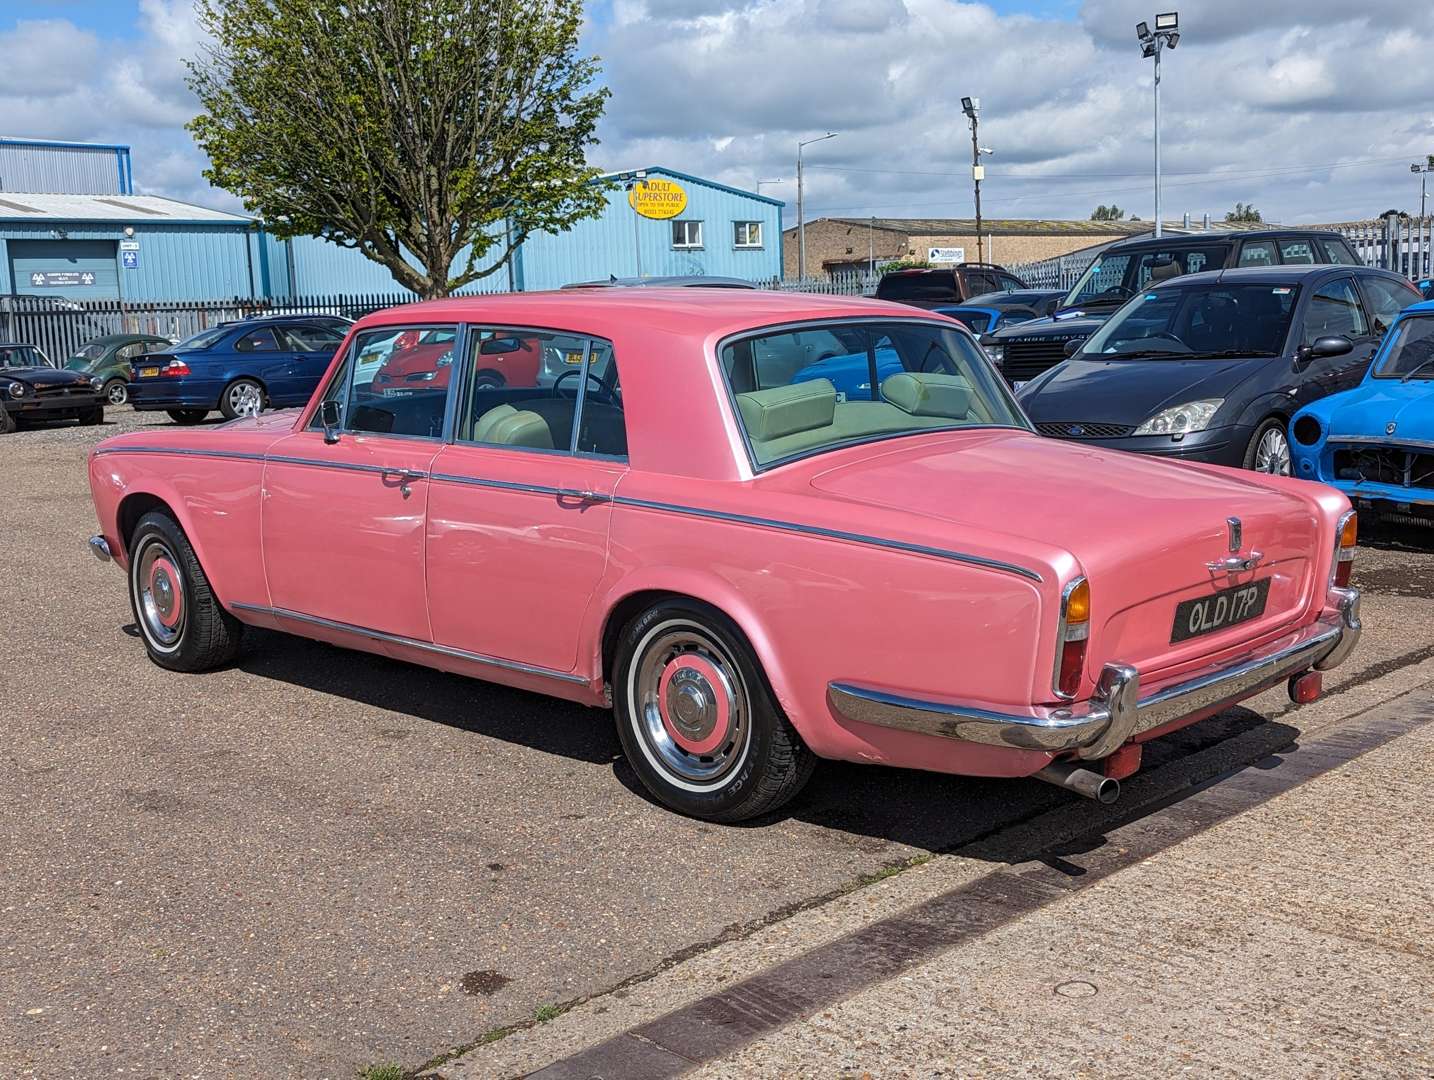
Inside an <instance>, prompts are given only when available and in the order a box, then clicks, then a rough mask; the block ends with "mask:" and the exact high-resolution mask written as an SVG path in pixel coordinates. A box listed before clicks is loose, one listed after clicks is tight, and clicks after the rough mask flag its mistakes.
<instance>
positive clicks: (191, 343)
mask: <svg viewBox="0 0 1434 1080" xmlns="http://www.w3.org/2000/svg"><path fill="white" fill-rule="evenodd" d="M229 330H230V328H229V327H227V326H216V327H213V328H212V329H209V330H201V331H199V333H197V334H191V335H190V336H189V337H187V338H185V339H184V340H183V341H181V342H180V343H179V344H178V345H176V346H175V349H176V350H178V349H207V348H209V346H211V345H213V344H214V343H215V342H216V341H218V340H219V339H220V338H222V337H223V336H224V335H225V334H227V333H229Z"/></svg>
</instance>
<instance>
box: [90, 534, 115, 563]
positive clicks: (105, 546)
mask: <svg viewBox="0 0 1434 1080" xmlns="http://www.w3.org/2000/svg"><path fill="white" fill-rule="evenodd" d="M90 554H91V555H93V556H94V557H95V558H97V559H99V561H100V562H109V561H110V560H111V559H113V558H114V554H113V553H112V552H111V551H110V542H109V541H108V540H106V539H105V538H104V537H103V536H100V535H99V534H96V535H94V536H92V537H90Z"/></svg>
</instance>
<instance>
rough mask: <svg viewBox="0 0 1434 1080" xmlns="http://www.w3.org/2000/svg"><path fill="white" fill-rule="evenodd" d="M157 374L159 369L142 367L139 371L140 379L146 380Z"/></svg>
mask: <svg viewBox="0 0 1434 1080" xmlns="http://www.w3.org/2000/svg"><path fill="white" fill-rule="evenodd" d="M158 374H159V368H157V367H142V368H140V369H139V375H140V378H142V379H148V378H151V377H152V376H155V375H158Z"/></svg>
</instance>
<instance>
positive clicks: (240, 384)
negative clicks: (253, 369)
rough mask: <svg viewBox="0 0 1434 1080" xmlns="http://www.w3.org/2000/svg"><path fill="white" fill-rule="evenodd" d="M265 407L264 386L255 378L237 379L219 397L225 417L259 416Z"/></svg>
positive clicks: (220, 408) (229, 418) (220, 409)
mask: <svg viewBox="0 0 1434 1080" xmlns="http://www.w3.org/2000/svg"><path fill="white" fill-rule="evenodd" d="M263 408H264V388H263V387H262V386H260V385H259V384H258V383H257V382H255V381H254V380H253V379H235V380H234V381H233V382H232V383H230V384H229V385H228V386H227V387H225V389H224V394H223V395H222V396H221V397H220V398H219V411H220V412H222V413H223V414H224V419H226V420H234V419H236V418H238V417H240V416H258V415H259V413H260V412H261V411H263Z"/></svg>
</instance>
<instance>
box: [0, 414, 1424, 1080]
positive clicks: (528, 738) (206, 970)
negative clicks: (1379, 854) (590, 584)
mask: <svg viewBox="0 0 1434 1080" xmlns="http://www.w3.org/2000/svg"><path fill="white" fill-rule="evenodd" d="M150 424H165V425H167V424H168V420H167V419H165V418H163V417H162V416H161V417H160V418H158V419H156V418H153V417H148V416H141V415H139V414H135V413H132V412H129V411H127V410H121V411H118V412H116V413H114V414H113V415H112V417H111V422H109V423H107V424H106V425H105V426H104V427H103V428H75V427H70V426H63V427H61V426H56V427H53V428H49V429H45V430H36V431H23V432H20V433H17V434H15V435H12V436H7V437H4V438H3V439H0V460H3V462H4V467H5V468H4V475H5V481H4V485H5V487H4V498H3V499H0V536H3V537H4V540H5V544H4V550H5V556H4V559H3V561H0V566H3V567H4V569H5V570H6V571H7V578H8V585H9V587H8V588H7V589H6V590H5V591H4V594H3V599H0V615H3V617H4V623H5V626H6V630H7V632H6V633H5V634H4V635H3V636H0V665H3V666H0V672H3V683H0V693H3V695H4V703H5V710H4V712H5V716H6V726H7V729H8V730H7V732H6V735H5V739H4V753H3V755H0V781H3V783H4V788H5V791H6V793H7V796H8V797H7V798H6V799H5V800H4V801H3V803H0V864H3V866H4V868H5V872H4V874H3V876H0V917H3V921H0V926H2V927H3V933H0V936H3V954H2V955H0V1075H3V1076H7V1077H8V1076H17V1077H31V1076H33V1077H47V1078H48V1077H56V1076H86V1077H90V1076H100V1075H103V1076H145V1077H148V1076H166V1077H168V1076H181V1075H182V1076H195V1077H219V1076H225V1077H228V1076H264V1077H288V1076H293V1077H305V1078H314V1077H352V1076H354V1075H355V1074H356V1073H358V1072H359V1071H360V1070H363V1069H364V1068H366V1067H368V1066H370V1065H373V1064H376V1063H379V1062H397V1063H401V1064H402V1065H404V1066H405V1067H406V1068H409V1069H417V1068H419V1067H420V1066H423V1065H424V1064H425V1063H430V1062H433V1061H435V1060H436V1059H438V1058H439V1057H441V1056H442V1055H444V1054H446V1053H448V1052H449V1051H451V1050H452V1049H454V1048H456V1047H465V1046H469V1045H471V1044H473V1043H475V1042H478V1041H479V1040H481V1039H482V1038H484V1036H485V1035H487V1034H490V1033H494V1032H497V1031H499V1030H501V1029H504V1028H506V1027H508V1026H510V1025H514V1024H520V1023H526V1022H528V1021H531V1020H532V1019H534V1018H535V1016H542V1015H547V1014H548V1013H549V1012H550V1011H552V1008H551V1007H553V1006H558V1007H562V1006H565V1005H566V1004H567V1003H570V1002H572V1001H574V1000H576V999H580V998H582V997H584V996H586V995H590V994H593V993H597V992H601V991H604V990H611V989H612V988H614V987H616V986H619V985H620V984H623V983H625V982H628V981H630V980H634V981H635V980H637V979H639V978H640V977H642V976H644V975H647V974H650V973H652V972H654V971H656V970H658V969H661V968H663V967H665V966H670V965H674V964H676V963H678V962H680V961H681V960H683V959H684V958H686V957H688V956H690V955H692V954H693V953H695V952H697V951H700V950H701V949H702V948H704V947H705V946H708V945H711V944H712V943H715V942H720V941H723V940H731V939H736V938H740V937H743V936H745V935H747V934H749V933H751V932H753V931H755V930H757V929H758V928H760V927H762V926H764V925H766V924H770V923H772V922H774V921H776V920H778V919H780V918H782V917H784V916H787V915H789V914H791V913H793V912H794V911H798V910H800V909H802V908H804V907H808V906H811V905H815V904H817V903H819V902H821V901H823V900H826V899H829V898H832V897H835V896H837V895H839V894H843V893H847V892H849V891H850V890H852V889H854V888H857V887H860V886H861V885H862V884H863V883H864V882H868V881H870V880H872V879H874V878H876V877H878V876H880V875H882V874H884V873H886V872H888V871H890V870H891V869H892V868H896V867H900V866H902V865H904V864H906V863H908V862H911V861H912V860H920V859H922V858H924V857H925V856H928V855H930V854H931V853H951V852H957V853H959V852H962V851H966V850H977V849H979V852H980V854H979V855H972V856H970V857H972V858H982V859H986V860H993V859H994V860H1003V859H1016V858H1026V857H1028V856H1029V847H1030V845H1031V844H1032V843H1033V842H1034V841H1033V840H1032V838H1031V837H1030V836H1029V834H1028V833H1025V832H1022V831H1021V830H1020V828H1019V826H1020V825H1021V824H1022V823H1024V822H1028V821H1030V820H1033V819H1036V818H1042V820H1047V819H1050V818H1052V815H1050V814H1048V813H1047V812H1048V811H1051V810H1054V809H1058V808H1059V809H1063V810H1065V811H1068V813H1066V814H1064V815H1056V816H1057V817H1064V821H1065V824H1064V825H1062V826H1060V827H1061V828H1063V829H1065V830H1067V831H1069V832H1071V833H1072V834H1078V833H1079V832H1080V830H1081V828H1082V823H1083V822H1087V821H1094V820H1095V819H1094V817H1093V815H1094V814H1095V813H1096V809H1097V808H1095V807H1094V806H1093V805H1092V804H1087V803H1083V802H1080V801H1078V800H1074V799H1073V798H1072V797H1069V796H1067V795H1065V794H1064V793H1062V792H1059V791H1057V790H1055V789H1054V788H1050V787H1047V786H1044V785H1041V784H1038V783H1036V782H1034V781H1023V782H1007V781H976V780H966V779H958V778H950V777H939V776H931V775H924V774H918V773H910V772H901V771H895V770H885V769H877V768H860V767H856V766H841V765H827V766H824V767H823V768H821V769H820V770H819V772H818V774H817V776H816V778H815V779H814V781H813V783H812V784H811V786H810V787H809V788H808V790H807V792H806V793H805V794H804V795H803V796H802V797H801V798H800V799H799V800H798V801H797V802H796V803H795V804H794V805H792V806H791V807H790V808H788V810H787V811H785V812H784V813H783V814H782V815H781V816H779V817H778V818H777V819H776V820H772V821H765V822H760V823H757V824H754V825H751V826H747V827H738V828H730V827H729V828H722V827H717V826H709V825H704V824H700V823H697V822H693V821H689V820H686V819H683V818H679V817H676V816H674V815H672V814H670V813H668V812H666V811H664V810H662V809H659V808H658V807H656V806H655V805H653V804H652V803H651V802H649V801H648V800H647V799H646V798H645V797H644V796H643V795H642V794H641V793H640V791H639V789H638V785H637V782H636V780H635V778H634V777H633V776H632V774H631V772H630V771H629V770H628V769H627V767H626V765H625V764H624V763H623V762H622V760H621V758H620V755H619V752H618V745H617V741H616V738H615V736H614V734H613V732H612V727H611V721H610V718H609V717H608V715H607V714H605V713H600V712H596V711H591V710H587V709H583V708H579V707H576V706H572V705H568V704H564V703H560V702H554V701H550V700H548V699H545V698H540V697H536V696H532V695H527V694H523V693H520V692H517V691H511V690H507V689H503V688H499V687H493V686H489V685H486V684H482V683H477V682H469V681H465V680H462V679H459V678H456V677H453V676H447V675H442V674H438V673H435V672H430V671H427V670H424V669H419V668H413V667H408V666H405V665H402V664H398V663H394V662H391V661H387V660H384V659H381V658H377V657H373V656H367V655H361V654H357V653H348V652H343V651H340V650H338V649H334V648H331V647H328V646H324V645H319V644H315V643H310V642H306V641H303V640H301V639H298V638H291V637H286V636H283V635H279V634H274V633H267V632H253V633H251V634H250V635H249V636H248V638H247V639H246V640H247V647H246V650H245V652H244V655H243V657H242V658H241V660H240V661H239V663H238V664H237V665H235V666H234V667H232V668H230V669H228V670H225V671H221V672H218V673H214V674H210V675H206V676H198V677H196V676H184V675H177V674H173V673H170V672H166V671H163V670H161V669H159V668H157V667H155V666H154V665H152V664H150V663H149V662H148V661H147V660H146V658H145V656H144V650H143V647H142V646H141V644H140V642H139V640H138V638H137V637H136V636H134V632H133V629H132V628H131V627H130V622H131V617H130V612H129V608H128V604H127V601H126V597H125V590H124V583H123V580H122V578H121V575H120V574H119V573H117V572H116V570H115V568H114V567H113V566H107V565H102V564H100V563H98V562H96V561H95V560H94V559H92V558H91V557H90V555H89V554H88V552H87V551H86V550H85V545H84V541H85V539H86V538H87V537H88V536H89V535H90V534H91V533H92V532H94V524H95V523H94V516H93V511H92V509H91V506H90V501H89V494H88V490H87V485H86V479H85V470H84V460H85V454H86V452H87V451H88V448H89V447H90V446H91V445H92V444H93V443H94V442H95V441H97V440H98V439H99V438H101V437H103V436H104V435H107V434H113V433H115V432H117V431H120V430H125V429H132V428H134V427H137V426H146V425H150ZM1355 584H1356V585H1358V586H1359V587H1360V588H1361V589H1363V590H1364V594H1365V600H1364V621H1365V626H1366V633H1365V636H1364V640H1363V642H1362V644H1361V647H1360V650H1359V651H1358V652H1357V653H1356V654H1355V656H1354V657H1353V658H1352V659H1351V661H1350V662H1349V663H1347V664H1346V665H1345V666H1344V667H1343V668H1341V669H1340V670H1339V671H1337V672H1335V673H1333V674H1332V676H1330V677H1328V678H1327V679H1326V687H1327V691H1328V692H1329V693H1330V694H1331V695H1333V697H1334V699H1335V700H1338V699H1339V698H1340V697H1345V698H1347V700H1348V701H1349V702H1350V703H1351V705H1350V707H1351V708H1354V707H1356V704H1357V703H1364V702H1365V700H1366V698H1367V696H1368V694H1369V693H1370V689H1369V688H1370V687H1373V686H1376V685H1382V682H1381V680H1386V679H1387V678H1388V677H1390V676H1392V675H1395V674H1397V673H1399V672H1400V671H1403V670H1408V669H1411V668H1412V667H1413V666H1415V665H1417V664H1421V663H1423V662H1424V661H1427V660H1430V659H1431V658H1434V531H1430V532H1427V533H1424V534H1420V533H1417V532H1408V531H1406V532H1381V533H1377V534H1375V535H1372V536H1371V535H1366V536H1365V537H1363V538H1362V543H1361V550H1360V553H1359V557H1358V561H1357V563H1356V570H1355ZM1251 704H1252V707H1251V708H1238V709H1233V710H1230V711H1228V712H1226V713H1224V714H1222V715H1221V716H1218V717H1215V718H1213V719H1211V720H1209V721H1206V722H1205V723H1202V724H1200V725H1197V726H1195V727H1193V728H1190V729H1187V730H1186V731H1184V732H1181V733H1179V734H1177V735H1175V736H1172V737H1171V738H1169V739H1166V740H1163V741H1161V742H1159V743H1156V744H1152V746H1151V747H1150V748H1149V750H1148V751H1147V755H1146V772H1145V774H1144V775H1143V776H1142V778H1140V779H1139V781H1138V782H1137V783H1133V784H1132V785H1130V787H1131V789H1132V790H1131V792H1130V793H1129V794H1128V796H1127V798H1130V799H1134V800H1136V801H1137V802H1138V801H1140V800H1145V801H1147V802H1155V801H1158V800H1160V799H1164V798H1168V797H1169V796H1170V795H1171V794H1172V793H1176V792H1179V791H1180V790H1182V789H1183V788H1184V787H1186V786H1188V785H1189V784H1190V783H1191V782H1192V780H1195V779H1201V778H1203V777H1204V776H1206V775H1213V773H1214V772H1217V771H1219V769H1220V768H1222V767H1226V766H1228V764H1229V763H1230V758H1231V757H1232V756H1235V755H1254V756H1258V755H1259V754H1263V753H1268V752H1270V751H1271V750H1274V749H1277V748H1279V747H1280V746H1283V745H1285V744H1287V743H1288V742H1289V741H1290V740H1291V739H1292V738H1295V737H1296V736H1297V735H1298V734H1299V732H1300V729H1301V723H1302V720H1301V717H1302V716H1303V715H1304V713H1302V712H1300V711H1294V710H1291V709H1290V708H1289V706H1288V704H1287V702H1285V700H1284V699H1283V696H1282V694H1279V693H1271V694H1268V695H1265V696H1264V697H1262V698H1260V699H1257V701H1255V702H1253V703H1251ZM1360 707H1362V704H1361V706H1360ZM1251 760H1253V757H1251ZM1043 815H1044V817H1042V816H1043ZM1007 836H1009V837H1011V839H1010V841H1009V845H1011V846H1010V847H1009V848H1005V847H1003V844H1004V843H1006V841H1004V840H1003V839H1002V838H1003V837H1007ZM978 842H979V843H978ZM972 845H976V847H975V848H973V847H972ZM1016 845H1021V846H1020V848H1019V850H1017V847H1016Z"/></svg>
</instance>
